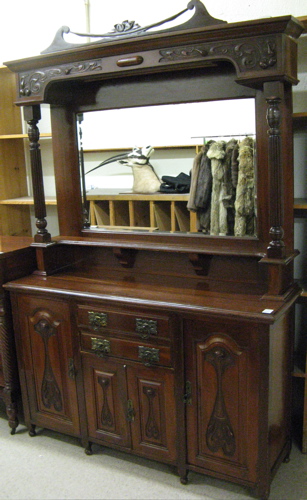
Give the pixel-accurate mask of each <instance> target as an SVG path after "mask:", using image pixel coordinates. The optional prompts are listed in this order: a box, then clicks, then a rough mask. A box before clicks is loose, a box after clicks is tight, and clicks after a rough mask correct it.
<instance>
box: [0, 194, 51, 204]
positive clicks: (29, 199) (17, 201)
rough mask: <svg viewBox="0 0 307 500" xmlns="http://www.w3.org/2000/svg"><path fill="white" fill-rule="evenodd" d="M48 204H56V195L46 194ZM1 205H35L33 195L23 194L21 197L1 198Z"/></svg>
mask: <svg viewBox="0 0 307 500" xmlns="http://www.w3.org/2000/svg"><path fill="white" fill-rule="evenodd" d="M45 201H46V205H56V204H57V202H56V197H55V196H46V199H45ZM0 205H34V200H33V197H32V196H22V197H20V198H11V199H7V200H0Z"/></svg>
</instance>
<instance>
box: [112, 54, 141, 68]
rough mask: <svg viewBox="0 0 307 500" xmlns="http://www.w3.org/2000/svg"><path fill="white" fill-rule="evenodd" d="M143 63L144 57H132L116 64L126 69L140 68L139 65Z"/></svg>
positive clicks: (119, 60)
mask: <svg viewBox="0 0 307 500" xmlns="http://www.w3.org/2000/svg"><path fill="white" fill-rule="evenodd" d="M143 61H144V59H143V57H142V56H132V57H125V58H123V59H118V61H116V64H117V66H119V67H120V68H124V67H125V66H138V65H139V64H142V62H143Z"/></svg>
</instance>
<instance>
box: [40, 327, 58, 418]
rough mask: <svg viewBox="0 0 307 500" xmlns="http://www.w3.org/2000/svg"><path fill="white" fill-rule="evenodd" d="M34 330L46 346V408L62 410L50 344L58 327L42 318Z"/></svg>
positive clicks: (44, 387) (44, 402)
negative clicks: (52, 407)
mask: <svg viewBox="0 0 307 500" xmlns="http://www.w3.org/2000/svg"><path fill="white" fill-rule="evenodd" d="M34 330H35V331H36V332H37V333H39V335H40V336H41V338H42V340H43V342H44V348H45V368H44V375H43V380H42V386H41V395H42V401H43V404H44V406H46V408H51V406H54V409H55V410H56V411H62V409H63V403H62V396H61V392H60V389H59V386H58V384H57V381H56V379H55V376H54V373H53V370H52V366H51V361H50V356H49V345H48V344H49V339H50V337H52V336H53V335H55V334H56V329H55V327H54V326H53V325H52V324H51V323H49V321H48V320H47V319H45V318H42V319H41V320H39V321H38V323H36V325H34Z"/></svg>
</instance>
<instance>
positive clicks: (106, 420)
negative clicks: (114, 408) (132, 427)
mask: <svg viewBox="0 0 307 500" xmlns="http://www.w3.org/2000/svg"><path fill="white" fill-rule="evenodd" d="M98 383H99V385H100V386H101V388H102V393H103V403H102V409H101V423H102V425H103V426H107V427H113V425H114V419H113V415H112V413H111V410H110V407H109V403H108V395H107V391H108V389H109V387H110V380H109V379H107V378H105V377H98Z"/></svg>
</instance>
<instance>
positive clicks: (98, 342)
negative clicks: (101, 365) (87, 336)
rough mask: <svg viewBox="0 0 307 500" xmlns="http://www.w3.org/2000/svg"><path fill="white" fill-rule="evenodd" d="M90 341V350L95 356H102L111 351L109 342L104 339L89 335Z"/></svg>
mask: <svg viewBox="0 0 307 500" xmlns="http://www.w3.org/2000/svg"><path fill="white" fill-rule="evenodd" d="M91 341H92V350H93V351H94V352H95V354H96V355H97V356H100V357H104V356H106V355H107V354H110V351H111V343H110V341H109V340H106V339H97V338H96V337H91Z"/></svg>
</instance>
